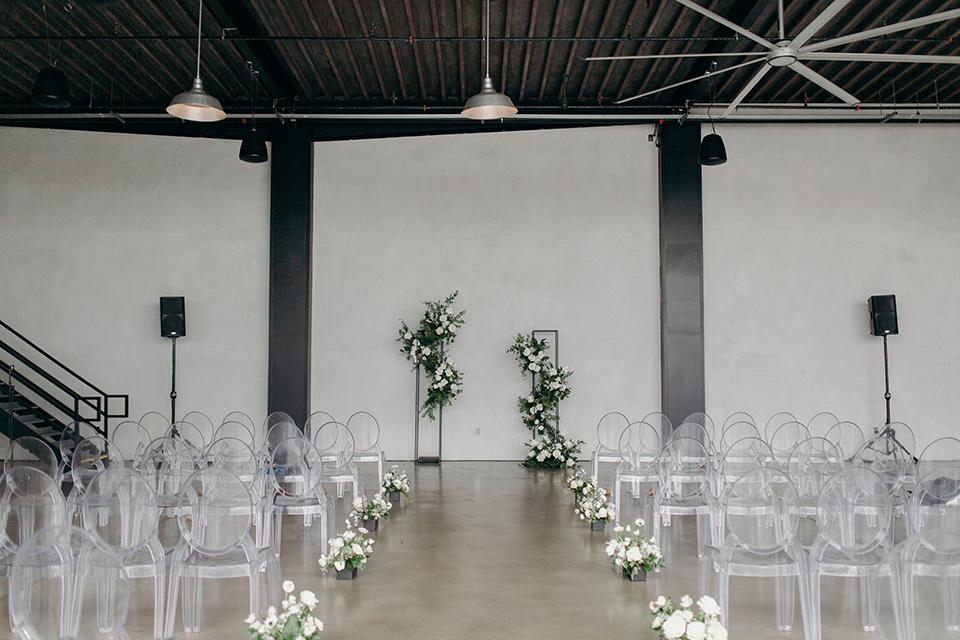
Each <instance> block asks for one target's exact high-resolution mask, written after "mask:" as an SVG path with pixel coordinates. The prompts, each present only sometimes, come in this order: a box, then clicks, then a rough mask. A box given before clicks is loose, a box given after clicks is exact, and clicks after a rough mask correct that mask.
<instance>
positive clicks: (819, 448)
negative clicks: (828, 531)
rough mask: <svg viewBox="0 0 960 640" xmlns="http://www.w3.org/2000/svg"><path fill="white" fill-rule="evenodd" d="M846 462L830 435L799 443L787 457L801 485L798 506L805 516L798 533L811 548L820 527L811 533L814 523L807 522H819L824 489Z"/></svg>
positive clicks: (796, 482) (789, 472) (795, 480)
mask: <svg viewBox="0 0 960 640" xmlns="http://www.w3.org/2000/svg"><path fill="white" fill-rule="evenodd" d="M843 466H844V465H843V458H842V457H841V455H840V449H839V448H838V447H837V445H835V444H833V443H832V442H830V441H829V440H827V439H826V438H817V437H814V438H807V439H806V440H804V441H802V442H799V443H797V446H796V447H794V449H793V452H792V453H791V454H790V457H789V458H787V467H786V469H787V475H788V476H790V481H791V482H793V484H794V486H795V487H796V488H797V495H798V504H797V508H798V512H799V515H800V518H801V520H800V529H799V530H798V531H799V532H798V535H799V537H800V543H801V544H802V545H803V547H804V548H809V547H810V545H811V544H813V540H814V538H815V537H816V527H813V531H812V535H811V531H810V527H808V526H804V525H807V524H809V523H810V521H811V519H812V520H813V522H816V517H817V501H818V500H819V498H820V489H821V488H822V487H823V483H824V482H825V481H826V480H827V479H828V478H829V477H831V476H832V475H833V474H835V473H837V472H838V471H840V470H841V469H842V468H843Z"/></svg>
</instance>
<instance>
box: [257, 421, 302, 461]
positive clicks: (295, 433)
mask: <svg viewBox="0 0 960 640" xmlns="http://www.w3.org/2000/svg"><path fill="white" fill-rule="evenodd" d="M288 438H304V439H306V438H305V436H304V434H303V432H302V431H300V429H299V428H298V427H297V425H295V424H294V423H293V422H278V423H276V424H274V425H273V426H272V427H270V430H269V431H267V435H266V438H264V440H263V449H262V450H261V451H260V456H261V458H262V459H263V463H264V465H267V464H268V463H269V461H270V458H271V457H272V456H273V450H274V449H276V447H277V445H278V444H280V443H281V442H283V441H284V440H286V439H288Z"/></svg>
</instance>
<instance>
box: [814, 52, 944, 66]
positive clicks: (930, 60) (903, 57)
mask: <svg viewBox="0 0 960 640" xmlns="http://www.w3.org/2000/svg"><path fill="white" fill-rule="evenodd" d="M798 57H799V59H800V60H837V61H840V62H907V63H911V64H924V63H927V64H960V56H933V55H931V56H922V55H907V54H901V53H839V52H837V53H833V52H830V51H827V52H826V53H819V52H806V51H805V52H803V53H800V54H798Z"/></svg>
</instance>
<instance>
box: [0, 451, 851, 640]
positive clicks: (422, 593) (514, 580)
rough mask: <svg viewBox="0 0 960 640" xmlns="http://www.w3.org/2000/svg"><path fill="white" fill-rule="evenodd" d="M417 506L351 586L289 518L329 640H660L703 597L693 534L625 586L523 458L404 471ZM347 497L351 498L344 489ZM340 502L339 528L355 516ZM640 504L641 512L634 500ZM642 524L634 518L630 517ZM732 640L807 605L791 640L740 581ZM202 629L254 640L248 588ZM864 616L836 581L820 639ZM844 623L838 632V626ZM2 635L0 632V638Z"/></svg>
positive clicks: (763, 590) (289, 567) (555, 478)
mask: <svg viewBox="0 0 960 640" xmlns="http://www.w3.org/2000/svg"><path fill="white" fill-rule="evenodd" d="M400 466H401V468H403V469H405V470H406V471H407V473H408V474H409V476H410V481H411V494H412V495H413V497H414V499H415V502H413V503H410V502H407V501H406V500H403V501H402V503H401V504H400V505H398V506H395V507H394V508H393V510H391V512H390V515H389V517H388V518H386V519H385V520H381V522H380V529H379V531H377V532H376V533H373V534H371V537H373V538H374V539H375V540H376V544H375V545H374V552H373V557H372V558H371V559H370V561H369V564H368V565H367V567H366V568H365V569H364V570H363V571H362V572H361V573H360V574H359V575H358V577H357V578H356V580H354V581H338V580H336V578H335V576H334V575H333V574H332V573H331V574H329V575H322V574H321V573H320V569H319V566H318V565H317V558H318V557H319V556H320V544H319V541H318V539H317V534H318V531H317V530H316V529H315V528H313V529H304V528H303V526H302V520H301V519H299V518H294V517H291V518H289V519H288V520H287V521H285V524H284V526H283V555H282V558H281V565H282V570H281V575H282V577H283V579H286V580H292V581H294V582H295V583H296V586H297V589H298V591H299V590H300V589H310V590H312V591H314V592H315V593H316V595H317V598H318V600H319V603H318V605H317V607H316V609H315V611H314V614H315V615H316V616H317V617H319V618H320V619H321V620H322V621H323V622H324V624H325V627H326V629H325V631H324V633H323V635H322V638H324V639H325V640H347V639H350V640H367V639H369V640H374V639H376V640H383V639H385V638H390V639H391V640H432V639H441V638H442V639H444V640H448V639H451V638H484V639H487V638H490V639H501V638H551V639H567V638H569V639H571V640H574V639H576V640H583V639H589V638H636V639H638V640H646V639H649V640H654V639H655V638H656V637H657V636H656V633H655V632H653V631H651V630H650V628H649V627H650V622H651V616H650V613H649V609H648V603H649V601H650V600H652V599H654V598H656V596H657V595H659V594H664V595H669V596H672V597H674V598H676V599H679V597H680V596H682V595H684V594H690V595H691V596H693V597H694V598H696V596H697V566H698V563H697V558H696V527H695V524H694V522H693V520H692V518H686V517H684V518H674V521H673V526H672V527H670V528H668V529H665V530H664V535H665V540H664V541H663V542H664V544H663V547H664V555H665V561H666V567H665V568H664V570H663V571H662V572H661V573H660V574H651V575H650V577H649V579H648V581H647V582H645V583H643V582H630V581H628V580H625V579H623V578H621V577H620V576H618V575H617V574H616V573H615V572H614V571H613V569H612V568H611V566H610V563H609V558H607V556H606V555H605V553H604V546H605V544H606V541H607V540H608V539H609V538H611V537H612V536H613V534H612V532H611V530H610V526H608V528H607V531H606V532H603V533H601V532H591V531H590V527H589V525H587V524H586V523H584V522H582V521H581V520H579V518H577V516H576V515H575V514H574V511H573V496H571V495H569V494H566V493H564V492H563V488H564V482H565V479H566V474H565V473H564V472H561V471H556V470H537V469H527V468H523V467H521V466H519V465H518V464H517V463H515V462H445V463H443V465H442V466H439V467H435V466H420V467H417V466H415V465H413V464H412V463H401V464H400ZM348 496H349V491H348ZM348 502H349V500H348V499H347V498H345V499H341V500H339V501H338V503H337V520H338V521H339V522H338V527H337V530H338V532H340V531H342V530H343V529H344V527H345V525H344V522H343V520H344V519H345V518H346V515H347V513H349V511H350V507H349V505H348ZM637 504H639V502H638V503H637ZM637 515H639V514H636V513H626V514H625V517H626V518H627V520H626V521H630V520H632V518H634V517H636V516H637ZM135 582H136V583H140V584H139V585H137V587H136V594H135V598H134V602H133V603H132V607H131V616H130V619H129V621H128V625H127V628H128V630H129V631H130V632H131V633H130V635H131V637H132V638H135V639H136V638H144V637H147V636H149V635H150V634H149V631H150V621H151V616H150V613H151V605H150V596H151V590H150V588H149V587H148V586H147V581H135ZM731 584H732V586H733V588H734V589H735V593H736V596H735V598H734V599H733V600H734V606H733V611H732V612H731V617H732V620H731V624H730V625H729V626H728V629H729V630H730V637H731V638H736V639H737V640H766V639H774V638H776V639H777V640H798V639H801V638H803V631H802V623H801V620H800V608H799V605H798V606H797V613H796V620H795V626H794V630H793V631H792V632H777V631H776V629H775V628H774V622H773V609H772V607H773V593H772V589H771V588H770V585H769V583H768V582H766V581H760V580H753V579H740V580H738V581H735V582H732V583H731ZM203 603H204V615H203V631H202V632H201V633H199V634H184V633H183V630H182V629H183V627H182V625H181V623H180V621H179V620H178V621H177V625H176V629H175V633H176V636H177V637H178V638H181V639H195V640H222V639H225V638H228V639H238V640H241V639H244V638H247V637H248V636H247V633H246V625H245V624H244V622H243V620H244V618H245V617H246V616H247V611H246V609H247V589H246V583H245V581H243V580H226V581H217V582H210V583H209V584H208V586H206V587H205V588H204V593H203ZM858 619H859V590H858V589H857V587H856V583H855V582H853V581H835V584H833V585H826V584H825V589H824V594H823V620H824V622H823V624H824V631H823V637H824V639H825V640H833V639H834V638H836V639H838V640H839V639H840V638H844V639H849V638H854V639H856V640H859V639H861V638H862V639H864V640H866V639H867V638H868V637H869V636H868V634H863V633H859V632H856V631H853V632H851V631H852V630H854V629H856V627H857V620H858ZM838 622H842V624H839V625H838V624H837V623H838ZM0 636H2V634H0Z"/></svg>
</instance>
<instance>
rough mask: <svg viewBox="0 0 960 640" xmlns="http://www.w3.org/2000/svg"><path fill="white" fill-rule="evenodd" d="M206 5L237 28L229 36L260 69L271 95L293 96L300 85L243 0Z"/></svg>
mask: <svg viewBox="0 0 960 640" xmlns="http://www.w3.org/2000/svg"><path fill="white" fill-rule="evenodd" d="M206 5H207V7H208V8H209V9H210V11H211V12H212V13H213V15H214V16H216V18H217V21H218V22H219V23H220V24H221V25H222V26H223V28H224V29H231V30H235V31H233V33H231V34H228V38H227V39H228V40H230V41H232V42H234V43H235V44H236V46H237V49H239V50H240V52H241V53H242V54H243V55H244V56H245V57H246V59H247V60H249V61H250V63H251V64H253V68H254V69H255V70H256V71H259V72H260V84H261V85H262V86H263V87H264V89H266V91H267V93H268V94H269V95H270V97H272V98H285V99H287V100H293V97H294V96H295V95H297V87H296V85H295V84H294V82H293V80H292V79H291V78H290V74H289V73H288V71H287V67H286V65H284V64H283V62H281V61H280V56H278V55H277V52H276V50H275V46H276V45H274V44H273V43H272V42H270V41H268V40H266V39H264V38H266V36H267V35H268V34H267V30H266V29H265V28H264V27H263V25H262V24H261V23H260V21H259V20H258V19H257V18H256V17H255V16H254V15H253V13H252V12H251V11H250V10H249V9H248V8H247V6H246V4H245V3H244V2H243V0H207V2H206ZM258 38H259V39H258Z"/></svg>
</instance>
